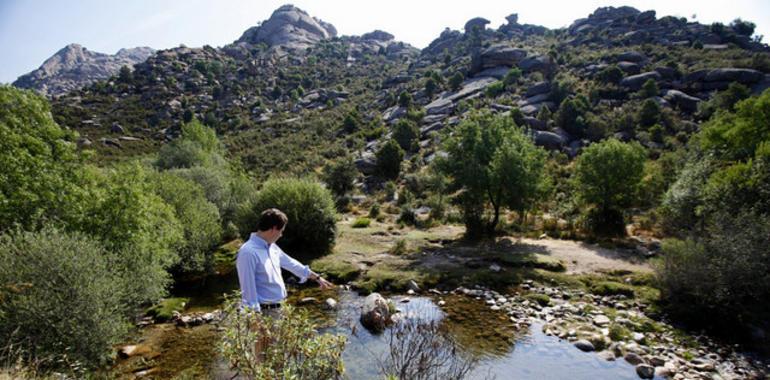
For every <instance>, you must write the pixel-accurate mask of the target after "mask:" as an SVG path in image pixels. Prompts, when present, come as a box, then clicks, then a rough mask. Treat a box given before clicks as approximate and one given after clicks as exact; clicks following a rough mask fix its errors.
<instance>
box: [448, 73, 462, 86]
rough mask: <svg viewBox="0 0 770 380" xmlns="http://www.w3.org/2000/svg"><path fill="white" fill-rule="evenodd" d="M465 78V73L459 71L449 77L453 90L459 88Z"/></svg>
mask: <svg viewBox="0 0 770 380" xmlns="http://www.w3.org/2000/svg"><path fill="white" fill-rule="evenodd" d="M463 80H465V77H464V76H463V74H462V73H461V72H459V71H455V73H454V74H452V76H451V77H449V88H450V89H452V91H457V90H459V89H460V86H461V85H462V84H463Z"/></svg>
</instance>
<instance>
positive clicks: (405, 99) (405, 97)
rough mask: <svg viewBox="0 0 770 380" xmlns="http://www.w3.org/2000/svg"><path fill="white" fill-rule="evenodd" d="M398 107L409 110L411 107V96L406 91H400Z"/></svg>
mask: <svg viewBox="0 0 770 380" xmlns="http://www.w3.org/2000/svg"><path fill="white" fill-rule="evenodd" d="M398 105H399V106H401V107H404V108H409V107H410V106H411V105H412V95H411V94H410V93H408V92H406V91H401V94H399V95H398Z"/></svg>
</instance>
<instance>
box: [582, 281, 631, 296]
mask: <svg viewBox="0 0 770 380" xmlns="http://www.w3.org/2000/svg"><path fill="white" fill-rule="evenodd" d="M591 293H594V294H598V295H600V296H617V295H623V296H626V297H629V298H633V297H634V288H633V287H632V286H629V285H625V284H621V283H619V282H613V281H601V282H598V283H596V284H593V285H592V286H591Z"/></svg>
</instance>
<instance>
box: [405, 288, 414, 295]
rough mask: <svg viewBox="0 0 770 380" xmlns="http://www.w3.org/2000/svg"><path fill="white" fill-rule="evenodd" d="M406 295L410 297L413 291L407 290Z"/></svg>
mask: <svg viewBox="0 0 770 380" xmlns="http://www.w3.org/2000/svg"><path fill="white" fill-rule="evenodd" d="M406 294H408V295H410V296H411V295H414V290H412V289H409V290H407V291H406Z"/></svg>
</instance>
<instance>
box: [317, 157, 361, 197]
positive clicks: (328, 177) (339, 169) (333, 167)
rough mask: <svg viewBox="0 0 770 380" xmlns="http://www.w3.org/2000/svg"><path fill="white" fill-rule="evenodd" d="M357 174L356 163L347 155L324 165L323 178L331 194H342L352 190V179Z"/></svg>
mask: <svg viewBox="0 0 770 380" xmlns="http://www.w3.org/2000/svg"><path fill="white" fill-rule="evenodd" d="M357 176H358V170H357V169H356V164H355V163H354V162H353V160H352V159H351V158H349V157H345V158H342V159H340V160H337V161H335V162H332V163H330V164H328V165H326V166H325V167H324V175H323V179H324V182H325V183H326V186H327V187H329V190H331V192H332V194H334V195H335V196H337V197H340V196H343V195H345V194H347V193H348V192H350V191H351V190H353V181H355V180H356V177H357Z"/></svg>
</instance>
